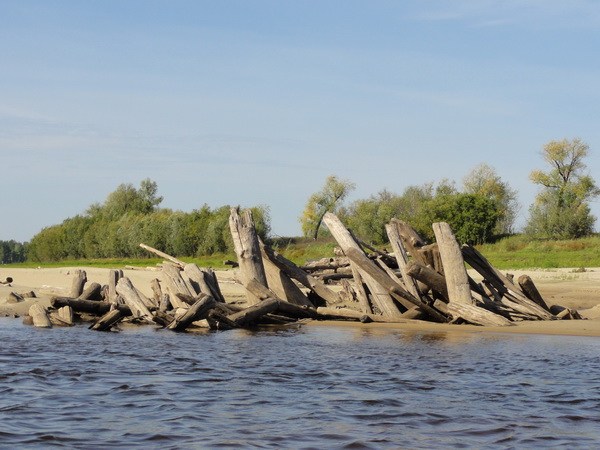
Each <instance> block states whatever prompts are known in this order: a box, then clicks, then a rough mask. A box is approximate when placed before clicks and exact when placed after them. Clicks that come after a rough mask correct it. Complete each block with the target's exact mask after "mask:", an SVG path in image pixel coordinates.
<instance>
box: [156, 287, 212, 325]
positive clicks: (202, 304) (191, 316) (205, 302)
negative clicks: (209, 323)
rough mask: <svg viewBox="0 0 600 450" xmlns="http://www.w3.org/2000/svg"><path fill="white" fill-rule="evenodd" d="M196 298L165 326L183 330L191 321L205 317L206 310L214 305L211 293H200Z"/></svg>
mask: <svg viewBox="0 0 600 450" xmlns="http://www.w3.org/2000/svg"><path fill="white" fill-rule="evenodd" d="M196 298H197V300H196V301H195V302H194V304H193V305H192V306H190V307H189V308H188V309H187V310H186V312H185V313H184V314H183V315H182V316H181V317H175V320H173V321H172V322H171V323H170V324H169V326H167V328H168V329H169V330H173V331H184V330H185V329H186V328H187V327H189V326H190V325H191V324H192V322H195V321H197V320H202V319H205V318H206V316H207V315H208V312H209V311H210V310H211V308H213V307H214V305H215V303H216V302H215V299H214V298H213V296H212V295H209V294H204V293H200V294H199V295H198V297H196Z"/></svg>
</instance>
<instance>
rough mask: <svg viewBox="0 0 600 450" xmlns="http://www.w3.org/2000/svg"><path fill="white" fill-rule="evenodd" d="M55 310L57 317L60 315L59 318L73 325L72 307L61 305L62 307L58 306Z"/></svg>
mask: <svg viewBox="0 0 600 450" xmlns="http://www.w3.org/2000/svg"><path fill="white" fill-rule="evenodd" d="M56 312H57V314H58V317H60V320H62V321H63V322H64V323H66V324H67V325H69V326H71V325H73V323H74V318H73V308H71V307H70V306H63V307H62V308H58V310H57V311H56Z"/></svg>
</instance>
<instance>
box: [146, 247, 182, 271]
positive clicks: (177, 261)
mask: <svg viewBox="0 0 600 450" xmlns="http://www.w3.org/2000/svg"><path fill="white" fill-rule="evenodd" d="M140 247H142V248H143V249H144V250H148V251H149V252H150V253H154V254H155V255H157V256H160V257H161V258H163V259H166V260H167V261H171V262H172V263H173V264H175V265H176V266H179V267H180V268H182V269H183V266H185V263H184V262H183V261H181V260H180V259H177V258H175V257H174V256H171V255H169V254H167V253H165V252H161V251H160V250H157V249H155V248H153V247H150V246H149V245H146V244H140Z"/></svg>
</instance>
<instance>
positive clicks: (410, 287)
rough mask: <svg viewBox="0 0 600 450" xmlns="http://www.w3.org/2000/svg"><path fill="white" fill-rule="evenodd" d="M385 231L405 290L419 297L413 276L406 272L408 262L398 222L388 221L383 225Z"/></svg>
mask: <svg viewBox="0 0 600 450" xmlns="http://www.w3.org/2000/svg"><path fill="white" fill-rule="evenodd" d="M385 231H386V233H387V235H388V239H389V240H390V245H391V246H392V250H393V251H394V255H395V256H396V261H398V268H399V269H400V273H401V274H402V280H403V281H404V286H405V287H406V290H407V291H408V292H410V293H411V294H412V295H414V296H415V297H420V296H421V293H420V292H419V290H418V289H417V284H416V283H415V281H414V280H413V278H412V277H410V276H408V274H407V269H406V265H407V264H408V254H407V252H406V248H405V247H404V243H403V242H402V236H400V230H399V229H398V222H395V221H392V222H390V223H388V224H387V225H386V226H385Z"/></svg>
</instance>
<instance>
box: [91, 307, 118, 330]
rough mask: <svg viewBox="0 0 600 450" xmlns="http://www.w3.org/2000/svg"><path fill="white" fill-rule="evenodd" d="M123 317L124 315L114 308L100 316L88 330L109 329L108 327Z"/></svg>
mask: <svg viewBox="0 0 600 450" xmlns="http://www.w3.org/2000/svg"><path fill="white" fill-rule="evenodd" d="M124 317H125V315H124V314H123V313H122V312H121V311H120V310H119V309H116V308H115V309H113V310H111V311H109V312H107V313H106V314H104V315H103V316H102V317H100V318H99V319H98V320H97V321H96V322H94V323H93V324H92V325H91V326H90V327H89V328H90V330H96V331H110V329H111V328H112V327H114V326H115V325H116V324H117V323H119V322H120V321H121V320H123V318H124Z"/></svg>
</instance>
